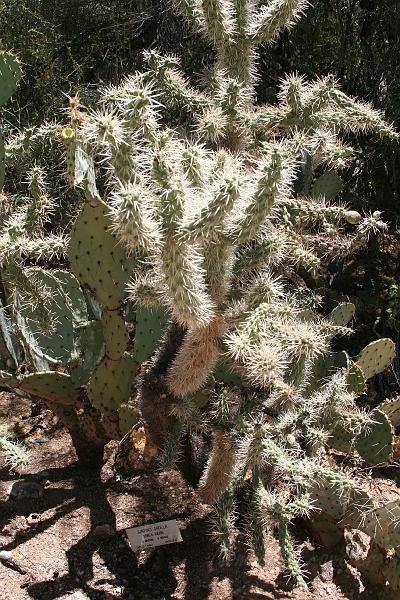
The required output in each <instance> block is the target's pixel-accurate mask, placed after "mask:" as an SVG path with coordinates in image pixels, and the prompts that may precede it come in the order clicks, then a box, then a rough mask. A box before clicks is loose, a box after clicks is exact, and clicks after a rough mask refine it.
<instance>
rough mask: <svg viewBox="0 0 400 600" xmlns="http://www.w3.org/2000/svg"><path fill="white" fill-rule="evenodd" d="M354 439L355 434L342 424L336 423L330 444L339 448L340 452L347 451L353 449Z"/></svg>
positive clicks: (336, 448) (330, 437)
mask: <svg viewBox="0 0 400 600" xmlns="http://www.w3.org/2000/svg"><path fill="white" fill-rule="evenodd" d="M353 440H354V435H352V434H351V433H350V432H349V431H347V429H345V428H344V427H342V425H336V427H335V428H334V429H333V430H332V431H331V433H330V436H329V440H328V444H329V446H330V447H331V448H335V450H339V452H346V453H347V452H350V451H351V448H352V442H353Z"/></svg>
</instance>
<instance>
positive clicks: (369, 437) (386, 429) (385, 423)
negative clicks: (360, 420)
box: [354, 410, 393, 466]
mask: <svg viewBox="0 0 400 600" xmlns="http://www.w3.org/2000/svg"><path fill="white" fill-rule="evenodd" d="M371 416H372V418H373V423H372V425H371V426H370V428H369V430H368V431H367V432H366V433H365V434H362V435H359V436H358V437H357V438H356V440H355V444H354V446H355V449H356V450H357V452H358V453H359V455H360V456H361V457H362V458H363V459H364V460H365V462H367V463H368V464H369V465H372V466H374V465H380V464H387V463H388V462H390V460H391V458H392V454H393V427H392V425H391V423H390V421H389V419H388V418H387V416H386V415H385V414H384V413H383V412H381V411H380V410H374V412H373V413H372V415H371Z"/></svg>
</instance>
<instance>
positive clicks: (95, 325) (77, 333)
mask: <svg viewBox="0 0 400 600" xmlns="http://www.w3.org/2000/svg"><path fill="white" fill-rule="evenodd" d="M103 357H104V338H103V328H102V326H101V322H100V321H89V322H88V323H85V324H84V325H81V326H79V327H75V328H74V353H73V355H72V357H71V361H70V362H69V364H68V370H69V372H70V375H71V377H72V380H73V382H74V384H75V385H76V386H77V387H80V386H83V385H86V384H87V382H88V381H89V379H90V376H91V375H92V372H93V370H94V369H95V368H96V367H97V365H98V364H99V363H100V361H101V360H102V359H103Z"/></svg>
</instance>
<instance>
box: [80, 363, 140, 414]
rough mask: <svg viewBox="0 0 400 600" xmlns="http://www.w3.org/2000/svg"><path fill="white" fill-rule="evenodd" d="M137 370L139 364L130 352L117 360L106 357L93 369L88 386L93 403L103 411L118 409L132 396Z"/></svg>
mask: <svg viewBox="0 0 400 600" xmlns="http://www.w3.org/2000/svg"><path fill="white" fill-rule="evenodd" d="M136 372H137V364H136V362H135V361H134V359H133V358H132V357H131V356H130V355H128V354H126V355H125V356H124V357H123V358H121V360H116V361H115V360H110V359H108V358H105V359H104V360H103V361H102V362H101V363H100V364H99V366H98V367H97V368H96V369H95V371H93V374H92V376H91V378H90V381H89V385H88V388H87V393H88V396H89V400H90V402H91V403H92V405H93V406H95V407H96V408H97V409H98V410H100V411H101V412H107V411H115V410H118V408H119V407H120V406H121V404H124V403H126V402H128V400H129V398H130V395H131V385H132V382H133V378H134V376H135V374H136Z"/></svg>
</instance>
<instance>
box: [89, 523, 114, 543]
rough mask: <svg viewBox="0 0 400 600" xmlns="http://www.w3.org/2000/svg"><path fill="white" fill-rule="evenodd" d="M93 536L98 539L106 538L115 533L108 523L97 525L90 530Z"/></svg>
mask: <svg viewBox="0 0 400 600" xmlns="http://www.w3.org/2000/svg"><path fill="white" fill-rule="evenodd" d="M92 535H93V537H95V538H96V539H98V540H107V539H108V538H111V537H113V536H114V535H115V529H114V527H112V526H111V525H109V524H108V523H104V524H103V525H97V526H96V527H95V528H94V529H93V531H92Z"/></svg>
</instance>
